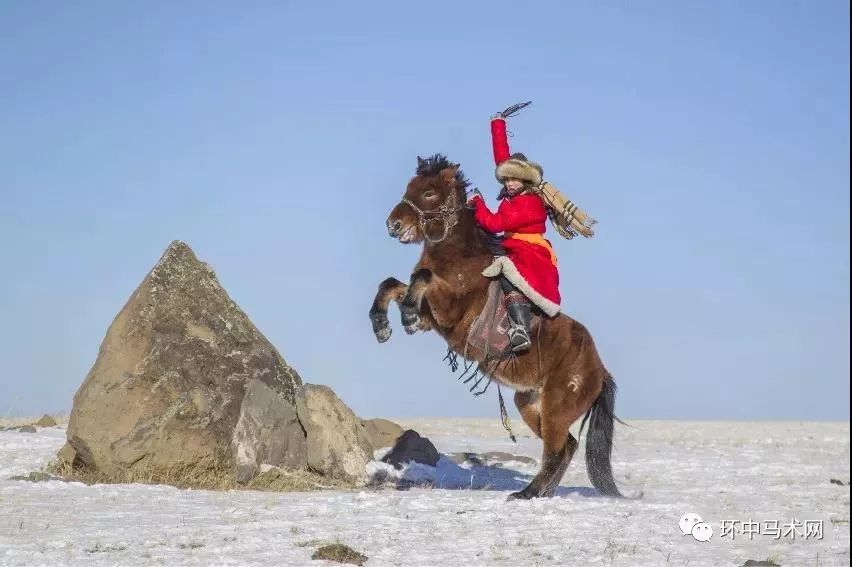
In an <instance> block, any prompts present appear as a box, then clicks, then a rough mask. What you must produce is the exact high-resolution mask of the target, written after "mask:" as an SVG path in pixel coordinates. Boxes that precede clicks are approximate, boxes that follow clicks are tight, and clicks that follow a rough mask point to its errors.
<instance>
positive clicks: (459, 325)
mask: <svg viewBox="0 0 852 567" xmlns="http://www.w3.org/2000/svg"><path fill="white" fill-rule="evenodd" d="M468 185H469V182H468V181H467V179H466V178H465V176H464V174H463V173H462V172H461V170H460V169H459V166H458V164H452V163H450V162H449V161H448V160H447V158H446V157H444V156H442V155H440V154H437V155H434V156H432V157H430V158H428V159H425V160H424V159H421V158H419V157H418V158H417V172H416V176H415V177H414V178H412V179H411V181H410V182H409V183H408V187H407V188H406V190H405V195H404V196H403V198H402V200H401V201H400V203H399V204H397V205H396V206H395V207H394V208H393V210H392V211H391V213H390V216H389V217H388V220H387V227H388V232H389V234H390V236H392V237H394V238H397V239H399V241H400V242H402V243H406V244H407V243H424V246H423V253H422V255H421V256H420V261H419V262H417V265H416V266H415V267H414V271H413V273H412V276H411V279H410V282H409V283H408V285H406V284H404V283H402V282H401V281H399V280H397V279H395V278H388V279H386V280H385V281H383V282H382V283H381V284H380V285H379V291H378V294H377V295H376V299H375V301H374V303H373V306H372V308H371V309H370V319H371V321H372V323H373V332H374V333H375V335H376V338H377V339H378V340H379V342H385V341H387V340H388V339H389V338H390V336H391V329H390V324H389V323H388V317H387V310H388V305H389V303H390V301H391V300H393V301H396V302H397V303H398V304H399V309H400V313H401V315H402V324H403V326H404V328H405V330H406V332H407V333H408V334H413V333H415V332H417V331H418V330H423V331H428V330H434V331H436V332H437V333H438V334H439V335H441V336H442V337H444V339H445V340H446V341H447V344H448V345H449V347H450V349H452V350H453V351H454V352H456V353H457V354H460V355H463V356H465V357H466V358H468V359H471V360H474V361H476V362H478V363H480V364H483V363H484V362H485V360H484V355H485V353H484V352H478V351H477V350H476V349H474V350H473V351H471V349H470V348H469V347H468V348H466V346H468V345H466V342H467V338H468V331H469V329H470V326H471V324H472V323H473V321H474V320H475V319H476V317H477V316H478V315H479V313H480V312H481V311H482V309H483V307H484V306H485V302H486V299H487V297H486V296H487V290H488V286H489V280H488V279H487V278H485V277H484V276H482V274H481V272H482V270H483V269H484V268H485V267H486V266H488V265H489V264H490V263H491V261H492V259H493V256H494V244H495V239H494V237H493V236H492V235H489V234H487V233H485V232H484V231H483V230H482V229H480V228H479V226H478V225H477V223H476V221H475V219H474V217H473V212H472V211H471V210H469V209H467V208H466V206H465V202H466V197H465V192H466V189H467V187H468ZM538 325H539V328H538V329H535V330H534V332H533V333H531V335H532V336H533V337H534V344H533V348H532V349H530V350H529V351H528V352H526V353H524V354H521V355H520V356H518V357H517V358H516V359H515V360H514V361H513V362H512V364H507V365H501V366H499V367H497V369H496V370H494V371H493V372H491V373H490V377H491V378H492V379H494V380H495V381H497V382H498V383H500V384H504V385H506V386H508V387H510V388H513V389H514V390H515V405H516V406H517V407H518V410H519V411H520V414H521V416H522V417H523V419H524V421H525V422H526V424H527V425H528V426H529V428H530V429H532V431H533V433H535V434H536V436H538V437H540V438H541V439H542V441H543V443H544V451H543V454H542V465H541V469H540V470H539V472H538V474H536V476H535V478H533V480H532V482H530V484H529V485H528V486H527V487H525V488H524V489H523V490H521V491H519V492H515V493H513V494H511V495H510V499H511V498H524V499H527V498H534V497H539V496H551V495H553V493H554V491H555V489H556V487H557V486H558V485H559V482H560V481H561V480H562V476H563V475H564V474H565V470H566V469H567V468H568V464H569V463H570V462H571V459H572V457H573V456H574V452H575V451H576V450H577V446H578V442H577V439H576V438H575V437H574V436H573V435H572V434H571V433H570V432H569V431H568V429H569V427H570V426H571V424H573V423H574V422H575V421H577V419H579V418H580V417H582V416H584V415H585V417H584V418H583V423H582V424H581V426H580V431H581V432H582V429H583V426H584V425H585V423H586V420H587V419H588V420H589V429H588V433H587V440H586V466H587V470H588V473H589V478H590V479H591V481H592V484H593V485H594V486H595V488H597V489H598V490H599V491H600V492H601V493H603V494H605V495H609V496H621V494H620V492H619V490H618V487H617V486H616V484H615V481H614V479H613V477H612V466H611V464H610V455H611V452H612V438H613V420H614V419H615V416H614V413H613V412H614V406H615V382H614V381H613V379H612V376H610V375H609V373H608V372H607V371H606V368H604V365H603V363H602V362H601V360H600V357H599V356H598V353H597V350H596V349H595V345H594V342H593V341H592V337H591V335H590V334H589V332H588V331H587V330H586V328H585V327H584V326H583V325H581V324H580V323H578V322H577V321H575V320H574V319H572V318H571V317H568V316H567V315H564V314H560V315H558V316H556V317H554V318H546V317H542V318H541V319H540V322H539V323H538Z"/></svg>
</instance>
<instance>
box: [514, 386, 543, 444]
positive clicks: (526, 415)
mask: <svg viewBox="0 0 852 567" xmlns="http://www.w3.org/2000/svg"><path fill="white" fill-rule="evenodd" d="M539 403H540V400H539V395H538V391H537V390H528V391H525V392H515V407H516V408H518V413H520V414H521V417H522V418H523V419H524V423H526V424H527V426H528V427H529V428H530V429H531V430H532V432H533V433H535V436H536V437H538V438H539V439H540V438H541V411H540V410H541V407H540V405H539Z"/></svg>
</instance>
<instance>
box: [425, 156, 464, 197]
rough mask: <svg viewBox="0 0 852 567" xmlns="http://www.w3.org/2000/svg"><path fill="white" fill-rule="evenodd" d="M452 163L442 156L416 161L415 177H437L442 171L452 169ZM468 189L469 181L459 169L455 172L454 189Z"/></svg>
mask: <svg viewBox="0 0 852 567" xmlns="http://www.w3.org/2000/svg"><path fill="white" fill-rule="evenodd" d="M454 165H456V164H454V163H452V162H451V161H450V160H449V159H447V156H445V155H444V154H434V155H431V156H429V157H427V158H426V159H422V158H421V159H419V160H417V171H416V175H438V174H439V173H441V171H442V170H444V169H447V168H448V167H453V166H454ZM468 187H470V181H469V180H468V178H467V177H465V175H464V172H463V171H462V170H461V168H459V169H458V170H457V171H456V188H458V189H460V190H462V191H466V190H467V188H468Z"/></svg>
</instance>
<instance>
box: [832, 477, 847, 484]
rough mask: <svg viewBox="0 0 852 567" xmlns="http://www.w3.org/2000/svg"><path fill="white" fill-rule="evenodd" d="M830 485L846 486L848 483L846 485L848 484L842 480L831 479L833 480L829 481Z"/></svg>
mask: <svg viewBox="0 0 852 567" xmlns="http://www.w3.org/2000/svg"><path fill="white" fill-rule="evenodd" d="M831 484H839V485H840V486H846V485H848V484H849V483H848V482H843V481H842V480H840V479H837V478H833V479H831Z"/></svg>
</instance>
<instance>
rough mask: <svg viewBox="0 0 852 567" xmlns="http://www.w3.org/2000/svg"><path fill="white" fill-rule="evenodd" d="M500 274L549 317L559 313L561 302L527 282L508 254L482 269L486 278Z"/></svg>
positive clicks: (498, 257) (495, 259)
mask: <svg viewBox="0 0 852 567" xmlns="http://www.w3.org/2000/svg"><path fill="white" fill-rule="evenodd" d="M500 274H503V275H504V276H506V279H507V280H509V281H510V282H512V285H513V286H515V287H516V288H518V291H520V292H521V293H523V294H524V295H526V296H527V297H528V298H529V300H530V301H532V302H533V303H535V304H536V305H537V306H538V307H540V308H541V310H542V311H544V313H545V314H546V315H547V316H548V317H554V316H556V314H557V313H559V310H560V308H559V304H558V303H554V302H552V301H550V300H549V299H547V298H546V297H544V296H543V295H542V294H540V293H539V292H537V291H536V290H534V289H533V288H532V287H531V286H530V284H528V283H527V280H525V279H524V278H523V277H522V276H521V273H520V272H519V271H518V268H517V267H516V266H515V263H514V262H512V260H510V259H509V257H508V256H497V257H496V258H494V261H493V262H491V264H490V265H489V266H488V267H487V268H485V269H484V270H482V275H483V276H485V277H486V278H494V277H497V276H499V275H500Z"/></svg>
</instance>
